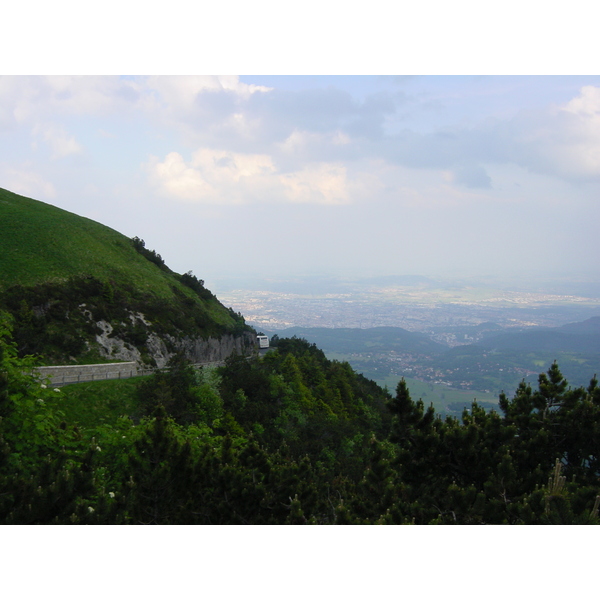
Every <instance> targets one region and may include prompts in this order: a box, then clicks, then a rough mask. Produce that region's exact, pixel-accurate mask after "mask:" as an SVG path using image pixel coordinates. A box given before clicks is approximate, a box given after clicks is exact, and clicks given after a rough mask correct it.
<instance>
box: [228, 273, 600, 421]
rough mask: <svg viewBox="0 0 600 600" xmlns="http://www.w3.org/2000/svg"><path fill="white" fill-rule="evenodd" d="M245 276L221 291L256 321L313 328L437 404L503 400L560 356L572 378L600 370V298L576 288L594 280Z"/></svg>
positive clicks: (378, 374)
mask: <svg viewBox="0 0 600 600" xmlns="http://www.w3.org/2000/svg"><path fill="white" fill-rule="evenodd" d="M244 283H245V284H246V285H247V289H241V288H238V289H228V290H226V291H222V292H220V293H219V297H221V298H222V299H223V300H224V301H225V302H226V303H227V304H228V305H231V306H233V308H234V310H239V311H241V312H242V313H243V314H244V315H245V317H246V319H247V322H248V323H249V324H251V325H252V326H254V327H255V328H256V329H257V330H261V331H264V332H265V333H266V334H268V335H273V334H277V335H278V336H280V337H290V336H297V337H302V338H305V339H307V340H308V341H309V342H311V343H315V344H316V345H317V346H318V347H319V348H322V349H323V351H324V352H325V353H326V354H327V356H328V357H329V358H332V359H337V360H346V361H348V362H349V363H350V364H351V365H352V367H353V368H355V369H356V370H358V371H359V372H361V373H363V374H364V375H365V376H367V377H369V378H371V379H373V380H374V381H377V382H378V383H379V384H380V385H387V386H388V388H390V389H393V388H395V386H396V384H397V382H398V380H399V379H400V378H401V377H405V378H407V379H409V380H411V386H412V388H415V386H417V387H419V386H420V385H426V386H428V387H427V388H423V392H424V393H427V394H428V398H424V400H428V399H429V400H431V401H433V402H434V406H435V407H436V410H438V411H439V412H445V413H447V414H448V413H450V414H452V413H454V412H455V411H454V410H451V409H450V408H449V407H450V406H452V407H453V408H454V409H457V406H456V403H457V402H458V403H459V404H460V405H461V406H463V405H465V406H466V405H468V404H469V403H470V402H471V401H472V400H473V398H474V397H477V398H478V399H479V400H481V399H485V401H491V402H496V401H497V398H498V394H499V393H500V392H501V391H503V390H504V391H506V392H507V393H512V392H514V390H515V389H516V387H517V385H518V384H519V382H520V381H521V380H522V379H525V380H527V381H530V382H536V381H537V376H538V375H539V373H540V372H542V371H545V370H547V369H548V368H549V367H550V365H551V364H552V363H553V362H554V361H555V360H556V361H557V362H558V364H559V366H560V368H561V370H562V371H563V373H564V374H565V377H566V378H567V379H568V380H569V382H570V383H571V384H572V385H587V384H588V383H589V380H590V379H591V377H592V376H593V375H594V373H600V298H599V297H597V296H580V295H577V294H576V293H575V292H586V291H587V292H590V293H591V292H595V291H596V289H595V287H594V285H593V284H591V283H588V284H586V285H583V284H573V286H572V289H571V290H570V289H569V288H568V287H567V286H566V285H565V284H564V283H563V284H561V285H558V284H556V285H555V286H554V287H552V286H549V287H548V288H547V290H546V291H544V290H542V289H539V286H538V289H536V288H535V287H534V286H533V285H532V286H531V287H530V288H520V289H509V287H508V286H507V285H504V286H491V285H488V284H482V283H481V282H479V283H478V282H472V281H471V282H462V283H460V282H458V283H457V282H454V283H446V284H444V283H441V282H436V281H434V280H431V279H428V278H425V277H417V276H411V277H398V278H391V277H389V278H371V279H369V280H354V281H342V280H332V281H330V282H329V284H328V283H327V281H326V280H325V279H322V278H314V279H310V278H306V279H300V280H294V281H287V282H285V281H278V280H272V281H263V282H260V283H258V284H256V283H255V284H254V286H252V284H251V283H250V282H244ZM311 283H312V287H311ZM252 287H254V288H259V287H262V288H264V289H250V288H252ZM548 290H549V291H548ZM569 291H572V292H573V293H571V294H568V293H566V292H569ZM551 292H552V293H551Z"/></svg>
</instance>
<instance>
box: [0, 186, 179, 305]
mask: <svg viewBox="0 0 600 600" xmlns="http://www.w3.org/2000/svg"><path fill="white" fill-rule="evenodd" d="M0 256H1V258H0V290H1V289H6V288H8V287H10V286H13V285H16V284H20V285H35V284H39V283H44V282H48V281H64V280H66V279H68V278H69V277H73V276H81V275H86V276H90V275H91V276H93V277H96V278H98V279H99V280H101V281H109V280H112V281H114V282H116V283H129V284H133V285H134V286H135V287H136V288H137V289H139V290H141V291H147V292H148V293H151V294H153V295H155V296H157V297H161V298H171V297H173V290H172V285H173V277H172V276H169V275H168V274H167V273H165V272H164V271H162V270H161V269H159V268H157V266H156V265H155V264H153V263H151V262H150V261H148V260H147V259H146V258H144V257H143V256H142V255H141V254H139V253H138V252H137V251H136V250H135V249H134V247H133V245H132V243H131V240H130V239H129V238H127V237H126V236H124V235H122V234H121V233H118V232H117V231H115V230H114V229H111V228H110V227H106V226H105V225H101V224H100V223H97V222H95V221H92V220H90V219H86V218H84V217H80V216H78V215H75V214H73V213H70V212H68V211H66V210H62V209H60V208H57V207H55V206H52V205H50V204H45V203H44V202H39V201H37V200H32V199H30V198H25V197H24V196H19V195H17V194H14V193H12V192H9V191H7V190H4V189H1V188H0ZM182 287H183V286H182Z"/></svg>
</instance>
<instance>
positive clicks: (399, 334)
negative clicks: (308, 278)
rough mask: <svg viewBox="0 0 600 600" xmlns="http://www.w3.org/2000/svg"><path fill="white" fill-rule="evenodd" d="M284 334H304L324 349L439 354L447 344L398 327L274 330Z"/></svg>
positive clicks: (327, 350)
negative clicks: (444, 344)
mask: <svg viewBox="0 0 600 600" xmlns="http://www.w3.org/2000/svg"><path fill="white" fill-rule="evenodd" d="M277 334H278V335H281V336H285V337H293V336H296V337H299V338H304V339H306V340H307V341H308V342H311V343H314V344H316V345H317V346H318V347H319V348H321V349H322V350H323V351H325V352H341V353H352V352H369V351H370V352H378V351H381V350H384V351H395V352H406V353H412V354H428V355H432V354H441V353H443V352H445V351H446V350H447V349H448V348H447V347H446V346H443V345H442V344H438V343H437V342H434V341H432V340H431V339H430V338H429V337H428V336H426V335H425V334H423V333H417V332H412V331H407V330H406V329H402V328H401V327H373V328H369V329H355V328H335V329H331V328H326V327H291V328H289V329H284V330H281V331H278V332H277Z"/></svg>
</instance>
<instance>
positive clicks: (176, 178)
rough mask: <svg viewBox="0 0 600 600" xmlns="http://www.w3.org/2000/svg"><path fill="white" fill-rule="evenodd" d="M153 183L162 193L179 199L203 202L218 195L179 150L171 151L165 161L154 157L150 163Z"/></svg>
mask: <svg viewBox="0 0 600 600" xmlns="http://www.w3.org/2000/svg"><path fill="white" fill-rule="evenodd" d="M148 167H149V170H150V178H151V181H152V183H153V184H154V185H155V186H156V187H157V188H158V189H159V191H160V193H161V194H163V195H165V196H169V197H173V198H176V199H178V200H184V201H192V202H202V201H206V200H208V201H210V198H211V197H212V198H214V197H216V195H215V190H214V189H213V188H212V187H211V186H210V185H209V184H208V182H207V181H206V180H205V179H204V178H203V177H202V174H201V173H200V172H199V171H198V170H197V169H194V168H193V167H189V166H187V165H186V164H185V162H184V160H183V157H182V156H181V154H179V153H178V152H170V153H169V154H168V155H167V156H166V157H165V160H164V161H163V162H158V159H156V158H154V159H152V160H151V162H150V164H149V165H148Z"/></svg>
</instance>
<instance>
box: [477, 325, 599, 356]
mask: <svg viewBox="0 0 600 600" xmlns="http://www.w3.org/2000/svg"><path fill="white" fill-rule="evenodd" d="M476 345H477V346H480V347H482V348H486V349H494V350H518V351H521V352H534V351H547V352H593V353H600V317H592V318H590V319H587V320H585V321H582V322H580V323H569V324H567V325H563V326H561V327H536V328H532V329H530V330H527V331H519V332H509V333H502V334H500V335H494V336H490V337H488V338H485V339H484V340H481V341H479V342H477V344H476Z"/></svg>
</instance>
